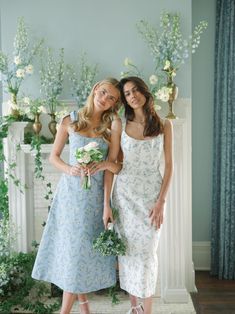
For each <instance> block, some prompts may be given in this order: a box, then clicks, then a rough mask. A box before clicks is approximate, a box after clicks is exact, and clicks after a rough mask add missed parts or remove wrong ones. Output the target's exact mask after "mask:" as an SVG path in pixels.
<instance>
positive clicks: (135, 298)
mask: <svg viewBox="0 0 235 314" xmlns="http://www.w3.org/2000/svg"><path fill="white" fill-rule="evenodd" d="M129 298H130V301H131V306H133V307H135V306H137V305H138V298H137V297H136V296H134V295H132V294H129Z"/></svg>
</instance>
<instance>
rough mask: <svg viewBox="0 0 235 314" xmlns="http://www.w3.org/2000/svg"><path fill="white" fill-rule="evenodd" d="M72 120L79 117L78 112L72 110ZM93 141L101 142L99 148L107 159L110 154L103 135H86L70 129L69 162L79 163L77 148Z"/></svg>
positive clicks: (72, 163)
mask: <svg viewBox="0 0 235 314" xmlns="http://www.w3.org/2000/svg"><path fill="white" fill-rule="evenodd" d="M70 118H71V121H72V122H73V121H75V120H76V119H77V112H76V111H72V112H71V113H70ZM91 142H96V143H98V144H99V149H101V150H102V152H103V159H106V157H107V154H108V144H107V143H106V142H105V141H104V139H103V138H102V137H87V136H84V135H81V134H79V133H78V132H75V131H74V130H73V129H72V128H70V130H69V162H70V164H71V165H75V164H77V160H76V158H75V152H76V149H77V148H79V147H83V146H85V145H87V144H89V143H91Z"/></svg>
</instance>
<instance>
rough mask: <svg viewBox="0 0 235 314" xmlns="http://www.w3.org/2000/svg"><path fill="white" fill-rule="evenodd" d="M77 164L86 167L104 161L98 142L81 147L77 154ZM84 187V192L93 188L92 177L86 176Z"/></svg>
mask: <svg viewBox="0 0 235 314" xmlns="http://www.w3.org/2000/svg"><path fill="white" fill-rule="evenodd" d="M75 157H76V159H77V162H78V163H79V164H80V165H81V166H86V165H88V164H89V163H91V162H99V161H101V160H103V152H102V151H101V150H100V149H99V144H98V143H96V142H90V143H89V144H87V145H85V146H83V147H79V148H78V149H77V150H76V152H75ZM82 187H83V189H84V190H89V189H90V188H91V176H90V174H89V170H88V175H85V176H84V177H83V180H82Z"/></svg>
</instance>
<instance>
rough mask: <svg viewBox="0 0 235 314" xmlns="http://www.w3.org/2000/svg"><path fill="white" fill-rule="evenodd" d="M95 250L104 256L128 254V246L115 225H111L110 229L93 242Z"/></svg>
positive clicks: (109, 225)
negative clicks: (115, 228)
mask: <svg viewBox="0 0 235 314" xmlns="http://www.w3.org/2000/svg"><path fill="white" fill-rule="evenodd" d="M93 248H94V249H95V250H96V251H98V252H100V253H101V254H102V255H103V256H110V255H114V256H118V255H125V254H126V244H125V242H124V241H123V240H122V239H121V238H120V237H119V236H118V234H117V232H116V231H115V230H114V226H113V223H109V224H108V228H107V229H106V230H104V231H103V232H101V233H100V235H99V236H98V238H97V239H95V240H94V241H93Z"/></svg>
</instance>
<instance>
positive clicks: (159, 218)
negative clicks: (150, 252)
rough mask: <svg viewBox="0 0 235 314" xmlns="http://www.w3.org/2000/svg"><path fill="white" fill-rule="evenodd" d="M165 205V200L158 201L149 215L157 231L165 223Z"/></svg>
mask: <svg viewBox="0 0 235 314" xmlns="http://www.w3.org/2000/svg"><path fill="white" fill-rule="evenodd" d="M164 204H165V200H160V199H158V200H157V202H156V204H155V205H154V207H153V208H152V209H151V211H150V214H149V217H150V219H151V225H153V226H155V227H156V229H159V228H160V227H161V225H162V223H163V213H164Z"/></svg>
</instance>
